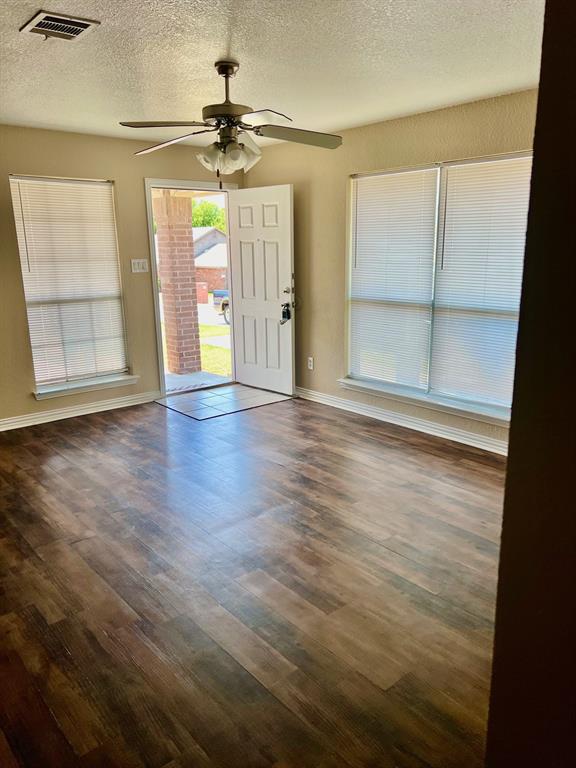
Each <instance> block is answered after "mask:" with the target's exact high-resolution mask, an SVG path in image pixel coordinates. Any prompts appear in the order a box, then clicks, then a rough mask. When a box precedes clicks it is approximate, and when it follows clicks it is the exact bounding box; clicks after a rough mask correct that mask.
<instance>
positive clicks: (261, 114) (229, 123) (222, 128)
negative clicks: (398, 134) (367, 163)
mask: <svg viewBox="0 0 576 768" xmlns="http://www.w3.org/2000/svg"><path fill="white" fill-rule="evenodd" d="M214 66H215V67H216V71H217V72H218V74H219V75H221V76H222V77H223V78H224V83H225V97H224V101H223V102H222V103H221V104H209V105H208V106H206V107H204V108H203V110H202V121H201V122H199V121H197V120H190V121H188V120H183V121H181V120H172V121H164V120H155V121H151V122H122V123H120V125H124V126H126V127H127V128H179V127H184V126H186V127H196V128H201V129H202V130H199V131H192V132H191V133H185V134H184V135H183V136H178V137H176V138H175V139H169V140H168V141H163V142H162V143H161V144H155V145H154V146H152V147H148V148H147V149H142V150H140V152H136V154H137V155H145V154H147V153H148V152H155V151H156V150H158V149H163V148H164V147H169V146H170V145H172V144H177V143H178V142H180V141H185V140H186V139H189V138H190V137H191V136H198V135H199V134H201V133H217V135H218V138H217V141H215V142H214V143H213V144H210V146H209V147H206V148H205V149H203V150H202V151H201V152H199V153H198V154H197V155H196V157H197V158H198V160H199V161H200V162H201V163H202V165H203V166H204V167H205V168H207V169H208V170H209V171H215V172H216V174H217V176H218V177H220V175H224V174H228V173H234V172H235V171H239V170H244V171H248V170H250V168H252V167H253V166H254V165H256V163H257V162H258V160H260V156H261V154H262V152H261V149H260V147H259V146H258V144H257V143H256V142H255V141H254V139H253V138H252V136H251V135H250V133H254V134H255V135H256V136H263V137H266V138H271V139H281V140H282V141H295V142H297V143H299V144H309V145H311V146H314V147H323V148H324V149H336V148H337V147H339V146H340V144H342V137H341V136H335V135H333V134H331V133H318V132H317V131H304V130H301V129H299V128H291V127H289V126H286V125H278V124H276V125H273V124H272V123H286V122H291V118H289V117H287V116H286V115H283V114H282V113H281V112H276V111H275V110H273V109H257V110H255V111H253V110H252V107H248V106H246V105H244V104H234V103H233V102H232V101H230V82H229V81H230V78H231V77H233V76H234V75H235V74H236V72H237V71H238V69H239V67H240V65H239V64H238V62H237V61H233V60H231V59H227V60H225V61H217V62H216V64H215V65H214Z"/></svg>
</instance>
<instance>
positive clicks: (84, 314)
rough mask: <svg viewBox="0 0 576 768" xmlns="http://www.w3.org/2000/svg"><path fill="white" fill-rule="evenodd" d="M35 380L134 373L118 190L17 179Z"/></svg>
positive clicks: (48, 381)
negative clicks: (117, 221) (125, 312)
mask: <svg viewBox="0 0 576 768" xmlns="http://www.w3.org/2000/svg"><path fill="white" fill-rule="evenodd" d="M10 187H11V191H12V201H13V206H14V216H15V221H16V231H17V235H18V246H19V250H20V261H21V267H22V277H23V281H24V292H25V296H26V307H27V311H28V324H29V329H30V341H31V345H32V355H33V359H34V371H35V377H36V383H37V384H38V385H42V384H52V383H57V382H67V381H75V380H79V379H85V378H93V377H97V376H105V375H109V374H113V373H119V372H122V371H125V370H126V369H127V361H126V345H125V334H124V319H123V311H122V293H121V284H120V272H119V263H118V248H117V243H116V225H115V218H114V201H113V185H112V184H111V183H109V182H92V181H68V180H60V179H35V178H18V177H13V178H11V179H10Z"/></svg>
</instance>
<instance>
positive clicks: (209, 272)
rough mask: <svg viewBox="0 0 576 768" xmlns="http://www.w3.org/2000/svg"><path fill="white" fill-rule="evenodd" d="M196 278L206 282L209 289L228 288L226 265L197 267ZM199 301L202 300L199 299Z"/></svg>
mask: <svg viewBox="0 0 576 768" xmlns="http://www.w3.org/2000/svg"><path fill="white" fill-rule="evenodd" d="M196 280H198V282H202V283H206V285H207V286H208V290H209V291H214V290H222V289H224V288H228V276H227V270H226V267H196ZM198 303H199V304H201V303H202V302H201V301H200V300H199V301H198Z"/></svg>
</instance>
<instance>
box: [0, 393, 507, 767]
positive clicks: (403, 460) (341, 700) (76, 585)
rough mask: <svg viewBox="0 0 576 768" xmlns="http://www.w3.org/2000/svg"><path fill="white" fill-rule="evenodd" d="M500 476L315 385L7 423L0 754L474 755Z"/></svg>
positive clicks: (48, 760) (155, 761) (390, 758)
mask: <svg viewBox="0 0 576 768" xmlns="http://www.w3.org/2000/svg"><path fill="white" fill-rule="evenodd" d="M503 477H504V462H503V460H502V459H500V458H497V457H494V456H491V455H489V454H484V453H482V452H481V451H476V450H474V449H468V448H465V447H463V446H457V445H456V444H453V443H448V442H444V441H442V440H440V439H435V438H429V437H426V436H424V435H420V434H418V433H416V432H410V431H407V430H402V429H400V428H396V427H392V426H388V425H384V424H382V423H379V422H376V421H372V420H370V419H366V418H362V417H358V416H354V415H351V414H348V413H345V412H343V411H338V410H336V409H332V408H328V407H325V406H321V405H317V404H313V403H309V402H304V401H287V402H283V403H278V404H275V405H270V406H266V407H263V408H258V409H255V410H252V411H245V412H242V413H237V414H232V415H228V416H223V417H221V418H218V419H213V420H209V421H206V422H199V421H195V420H193V419H190V418H188V417H187V416H184V415H182V414H179V413H175V412H173V411H170V410H167V409H166V408H163V407H162V406H160V405H157V404H150V405H145V406H138V407H134V408H130V409H124V410H117V411H109V412H107V413H102V414H93V415H90V416H83V417H81V418H76V419H68V420H66V421H60V422H53V423H50V424H46V425H41V426H37V427H33V428H28V429H21V430H18V431H12V432H5V433H2V434H0V507H1V508H2V515H1V528H0V536H1V538H0V726H1V729H2V733H3V736H2V733H0V765H2V767H3V768H12V766H26V767H27V768H28V767H34V768H68V767H69V766H81V767H82V768H124V767H126V768H142V766H146V767H147V768H160V767H161V766H162V767H163V768H191V767H192V766H194V767H195V768H196V767H197V768H266V767H267V766H275V768H364V767H368V766H369V767H370V768H394V767H396V768H475V767H476V766H481V764H482V756H483V743H484V730H485V724H486V714H487V703H488V686H489V676H490V657H491V646H492V629H493V611H494V598H495V587H496V569H497V557H498V540H499V532H500V512H501V503H502V489H503Z"/></svg>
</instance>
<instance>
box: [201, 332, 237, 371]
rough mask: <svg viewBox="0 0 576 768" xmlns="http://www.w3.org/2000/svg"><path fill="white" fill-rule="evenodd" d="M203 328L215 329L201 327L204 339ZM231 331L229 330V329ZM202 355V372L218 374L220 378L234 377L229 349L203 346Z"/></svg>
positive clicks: (209, 345) (208, 345)
mask: <svg viewBox="0 0 576 768" xmlns="http://www.w3.org/2000/svg"><path fill="white" fill-rule="evenodd" d="M202 328H214V326H210V325H209V326H202V325H201V326H200V334H201V337H202V335H203V334H202ZM228 330H229V329H228ZM211 335H212V336H215V335H218V336H223V335H224V334H220V333H219V334H214V333H213V334H211ZM200 354H201V356H202V370H203V371H206V372H207V373H216V374H218V375H219V376H232V364H231V355H230V350H229V349H222V347H213V346H212V345H211V344H201V345H200Z"/></svg>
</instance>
